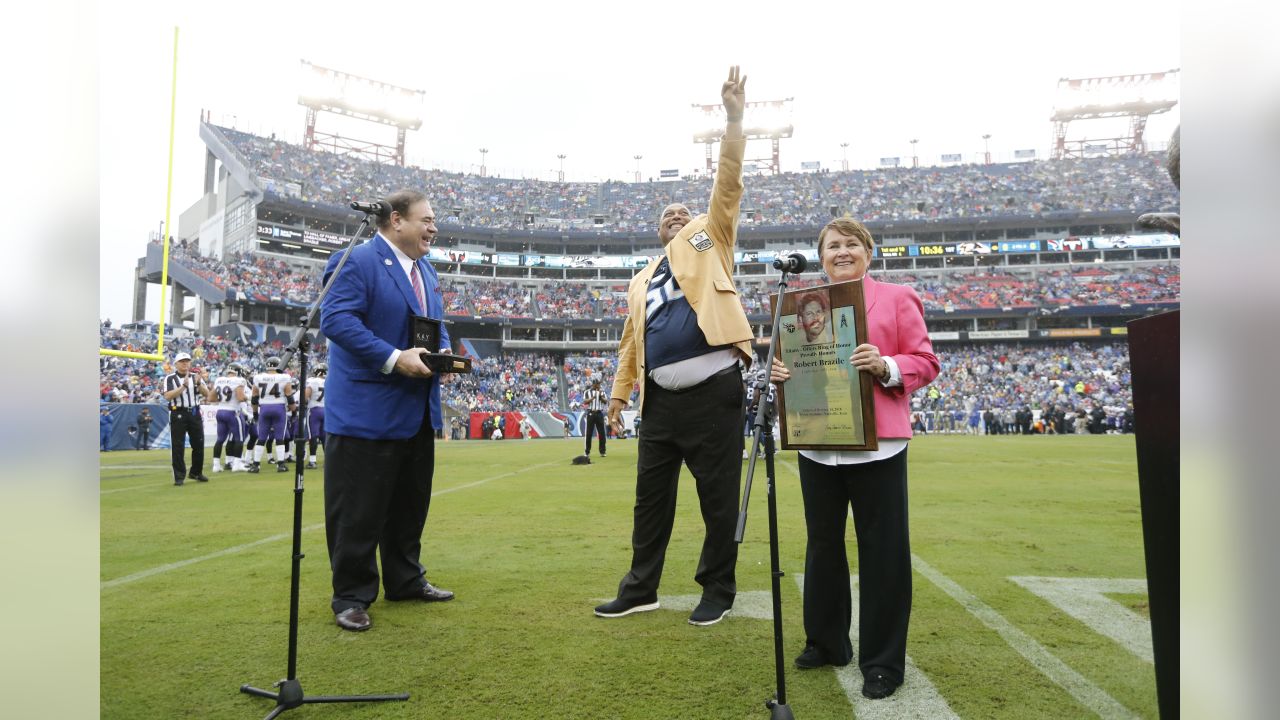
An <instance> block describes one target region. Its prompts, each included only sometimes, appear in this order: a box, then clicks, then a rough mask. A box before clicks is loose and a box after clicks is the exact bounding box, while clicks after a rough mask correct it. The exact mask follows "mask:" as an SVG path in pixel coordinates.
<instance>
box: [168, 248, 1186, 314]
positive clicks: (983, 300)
mask: <svg viewBox="0 0 1280 720" xmlns="http://www.w3.org/2000/svg"><path fill="white" fill-rule="evenodd" d="M171 262H173V263H177V264H181V265H184V266H186V267H189V268H190V269H191V270H192V271H193V272H195V273H197V274H198V275H200V276H201V277H203V278H205V279H206V280H208V281H209V282H211V283H213V284H214V285H216V286H217V287H219V288H220V289H226V288H227V287H234V288H237V289H238V290H240V291H241V292H244V293H246V294H247V297H248V298H249V299H252V300H254V301H255V302H263V303H267V302H272V301H275V302H280V301H281V297H282V296H283V297H287V298H288V300H289V301H290V302H291V303H293V304H296V305H307V304H309V303H310V302H312V301H313V300H314V299H315V295H316V293H317V292H318V291H319V287H320V275H319V270H315V271H312V272H310V273H302V272H299V271H298V270H297V269H292V268H290V267H289V266H288V265H287V264H286V263H284V262H282V261H278V260H271V259H267V258H261V257H257V258H255V257H253V256H249V255H246V256H234V257H232V258H231V260H230V261H229V262H226V263H223V262H219V261H217V260H214V259H212V258H208V257H202V256H200V255H198V254H195V253H193V252H192V251H191V249H189V248H185V247H182V246H177V248H176V249H175V250H174V251H173V259H172V260H171ZM880 277H881V278H882V279H884V280H887V281H889V282H897V283H903V284H907V285H911V286H912V287H914V288H915V289H916V292H918V293H919V294H920V297H921V299H922V300H923V301H924V304H925V309H926V310H939V311H948V312H954V311H957V310H981V309H990V308H1003V307H1013V308H1038V307H1046V308H1049V309H1054V308H1058V307H1061V306H1064V305H1079V306H1108V305H1113V306H1120V305H1127V304H1140V303H1170V302H1177V301H1178V299H1179V297H1180V292H1181V277H1180V267H1179V266H1178V265H1147V266H1143V267H1132V268H1118V267H1115V266H1106V265H1104V266H1073V267H1065V268H1054V269H1046V268H1029V267H1026V268H1023V267H1019V268H1007V269H1006V268H1001V269H999V270H988V269H967V270H965V269H962V270H948V271H943V270H939V271H936V272H932V271H930V272H919V271H917V272H915V273H887V274H884V275H881V276H880ZM820 281H821V278H820V277H819V276H817V275H809V276H806V277H804V278H803V279H802V281H801V282H799V283H793V284H792V285H791V288H792V289H795V288H797V287H803V286H804V285H806V284H816V283H818V282H820ZM441 284H442V288H443V290H444V293H445V312H446V314H449V315H465V316H469V317H483V318H595V317H623V316H625V315H626V300H625V298H621V297H618V296H617V295H618V293H620V292H621V291H625V289H626V285H625V284H623V283H612V284H609V285H608V286H604V287H602V286H601V285H599V284H596V285H588V284H583V283H577V284H565V283H555V282H550V281H548V282H544V283H540V284H538V286H537V287H536V288H535V289H533V290H530V289H529V287H528V286H529V285H530V284H531V281H528V280H520V281H517V280H481V279H476V278H461V277H457V276H448V275H446V276H444V277H443V278H442V280H441ZM772 292H773V288H772V287H771V286H770V284H769V283H767V282H765V281H764V278H758V279H748V278H743V279H742V281H741V282H740V284H739V294H740V297H741V299H742V304H743V307H744V308H745V309H746V311H747V314H748V315H761V314H767V312H768V304H767V302H766V300H767V298H768V296H769V295H770V294H771V293H772Z"/></svg>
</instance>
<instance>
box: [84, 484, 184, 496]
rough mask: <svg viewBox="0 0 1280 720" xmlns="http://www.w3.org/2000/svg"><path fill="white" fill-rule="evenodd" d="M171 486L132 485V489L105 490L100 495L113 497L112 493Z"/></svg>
mask: <svg viewBox="0 0 1280 720" xmlns="http://www.w3.org/2000/svg"><path fill="white" fill-rule="evenodd" d="M171 484H172V483H165V484H164V485H157V484H155V483H147V484H146V485H132V486H130V487H122V488H112V489H110V490H103V491H102V492H101V493H99V495H111V494H112V493H118V492H129V491H130V490H143V489H146V488H158V487H168V486H169V485H171Z"/></svg>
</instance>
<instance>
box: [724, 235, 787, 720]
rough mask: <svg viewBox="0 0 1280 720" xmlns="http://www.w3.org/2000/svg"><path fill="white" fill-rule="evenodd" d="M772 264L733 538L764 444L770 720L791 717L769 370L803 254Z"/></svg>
mask: <svg viewBox="0 0 1280 720" xmlns="http://www.w3.org/2000/svg"><path fill="white" fill-rule="evenodd" d="M773 266H774V267H776V268H779V269H781V270H782V277H781V278H779V279H778V294H777V295H776V296H775V297H776V298H777V299H776V300H775V301H774V308H773V335H772V338H771V340H770V342H769V357H768V359H767V360H766V361H765V365H764V372H762V373H760V375H759V377H758V379H757V380H756V384H755V395H754V397H755V399H756V414H755V419H754V420H753V421H752V423H751V427H752V440H751V455H750V458H751V459H750V461H749V462H748V464H747V482H746V484H745V486H744V487H743V492H742V509H741V510H740V511H739V512H738V529H737V531H736V532H735V533H734V538H733V539H734V540H735V541H736V542H738V543H741V542H742V537H743V535H744V534H745V533H746V531H747V503H748V501H750V500H751V480H752V478H753V477H754V476H755V472H756V452H758V451H759V449H760V444H761V443H764V469H765V475H766V476H767V477H768V480H769V486H768V491H769V569H770V576H771V577H772V581H773V582H772V591H773V664H774V672H775V673H776V675H777V678H778V692H777V694H776V695H775V696H774V697H771V698H769V699H768V700H765V702H764V705H765V707H767V708H769V711H770V716H769V717H770V718H771V720H794V718H795V715H793V714H792V713H791V707H790V706H789V705H787V676H786V669H785V668H784V666H783V660H782V587H781V583H782V575H783V573H782V570H781V568H780V567H779V561H778V501H777V497H776V491H775V489H776V487H777V486H776V484H775V482H774V480H775V476H774V472H773V427H772V426H773V421H772V418H771V417H770V416H769V407H770V403H769V397H768V392H769V372H770V369H771V368H772V367H773V359H774V358H775V357H777V352H778V324H779V322H780V320H781V318H782V294H783V293H784V292H786V289H787V273H788V272H791V273H801V272H804V267H805V257H804V256H803V255H800V254H798V253H796V254H792V255H790V256H787V257H786V258H779V259H777V260H774V261H773Z"/></svg>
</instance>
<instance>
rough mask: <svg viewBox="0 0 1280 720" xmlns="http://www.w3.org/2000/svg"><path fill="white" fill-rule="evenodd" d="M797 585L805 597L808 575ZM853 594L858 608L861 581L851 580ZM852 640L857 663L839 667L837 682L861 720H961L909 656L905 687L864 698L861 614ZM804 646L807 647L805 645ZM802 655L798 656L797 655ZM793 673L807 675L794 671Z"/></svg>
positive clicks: (801, 575) (799, 576) (799, 577)
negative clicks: (880, 696)
mask: <svg viewBox="0 0 1280 720" xmlns="http://www.w3.org/2000/svg"><path fill="white" fill-rule="evenodd" d="M795 579H796V584H797V585H798V586H800V593H801V595H803V594H804V573H797V574H796V575H795ZM849 595H850V597H851V598H852V599H853V607H854V608H857V607H858V579H857V578H856V577H851V578H849ZM849 641H850V642H852V643H853V653H854V662H851V663H849V664H848V665H846V666H844V667H838V668H835V671H836V679H837V680H838V681H839V682H840V687H841V688H843V689H844V694H845V696H847V697H848V698H849V704H851V705H853V716H854V717H856V718H858V720H899V719H900V718H901V719H903V720H905V719H906V718H930V720H934V719H935V718H936V719H937V720H950V719H951V718H955V719H956V720H959V717H960V716H959V715H956V714H955V712H954V711H953V710H952V709H951V706H950V705H948V704H947V701H946V700H945V699H944V698H943V697H942V695H941V694H940V693H939V692H938V689H937V688H936V687H934V686H933V683H932V682H930V681H929V676H928V675H925V674H924V673H923V672H921V671H920V668H918V667H916V664H915V663H914V662H912V660H911V656H910V655H908V656H907V666H906V668H905V671H904V673H903V676H904V678H903V683H902V686H901V687H899V688H898V691H897V692H895V693H894V694H893V695H890V696H889V697H887V698H884V699H881V700H870V699H867V698H865V697H863V696H862V671H861V670H859V669H858V665H857V654H858V623H857V611H856V610H855V612H854V622H853V624H852V626H851V627H850V628H849ZM800 645H803V643H801V644H800ZM797 654H798V653H797ZM793 672H807V671H804V670H794V671H793Z"/></svg>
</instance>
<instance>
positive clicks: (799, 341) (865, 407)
mask: <svg viewBox="0 0 1280 720" xmlns="http://www.w3.org/2000/svg"><path fill="white" fill-rule="evenodd" d="M773 301H774V302H777V296H776V295H775V296H774V297H773ZM866 318H867V313H866V308H865V307H864V306H863V303H862V281H860V280H855V281H849V282H842V283H836V284H834V285H819V286H817V287H808V288H802V289H799V290H792V291H789V292H787V293H786V294H785V295H783V298H782V318H781V321H780V325H779V332H778V351H777V352H778V358H779V359H781V360H782V362H783V363H784V364H786V366H787V368H788V369H790V370H791V379H790V380H788V381H786V382H785V383H782V384H781V385H779V386H778V390H779V392H778V417H779V420H780V422H781V423H782V427H781V437H782V449H783V450H875V449H876V448H877V447H878V444H877V442H876V431H875V428H876V425H875V404H874V402H873V400H872V397H871V383H872V382H873V380H872V378H871V376H870V375H868V374H866V373H861V372H858V370H857V369H856V368H854V367H853V364H852V363H851V362H849V357H850V356H851V355H853V349H854V348H855V347H857V346H858V345H861V344H862V343H865V342H866V341H867V340H866V337H867V331H866V324H867V322H866Z"/></svg>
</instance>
